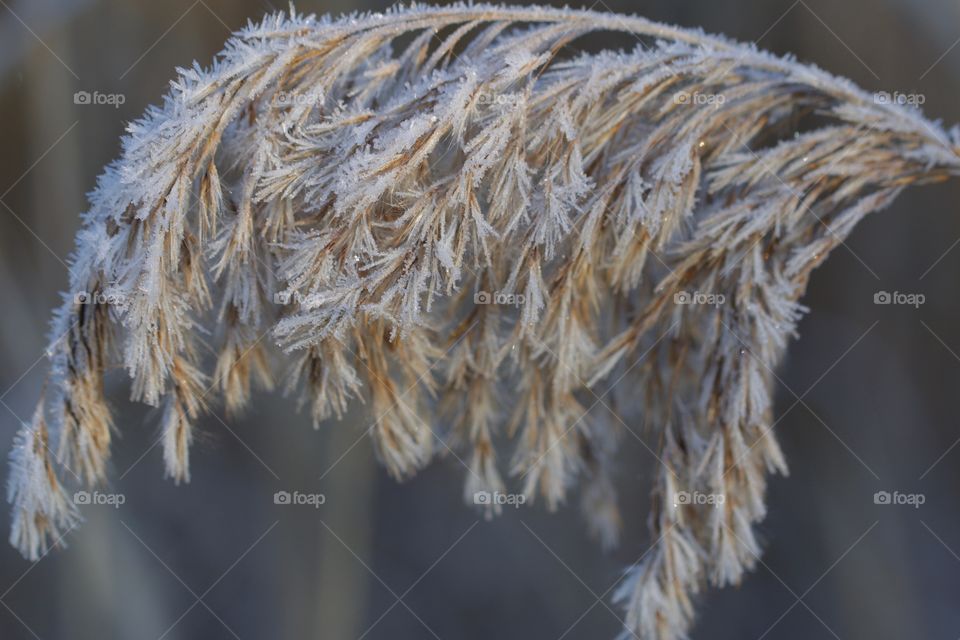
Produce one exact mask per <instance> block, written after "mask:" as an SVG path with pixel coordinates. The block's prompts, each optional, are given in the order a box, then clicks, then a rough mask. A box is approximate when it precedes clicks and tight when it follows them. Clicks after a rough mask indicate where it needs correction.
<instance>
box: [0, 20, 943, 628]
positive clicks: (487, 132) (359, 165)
mask: <svg viewBox="0 0 960 640" xmlns="http://www.w3.org/2000/svg"><path fill="white" fill-rule="evenodd" d="M602 32H623V33H627V34H631V35H633V36H635V37H636V39H637V41H638V42H637V44H636V46H635V47H634V48H633V49H632V50H631V51H626V52H614V51H604V52H600V53H595V54H582V53H581V54H577V53H576V52H575V50H574V49H573V48H572V47H569V46H568V45H571V44H577V43H578V41H579V39H581V38H583V37H585V36H589V35H590V34H595V33H602ZM801 131H802V132H801ZM958 145H960V135H958V132H957V131H956V130H954V131H952V132H950V133H947V132H945V131H944V130H943V129H942V128H941V127H940V126H939V125H938V124H936V123H932V122H929V121H927V120H925V119H924V118H923V117H922V116H921V115H920V114H919V113H918V112H916V111H914V110H912V109H908V108H904V107H901V106H899V105H897V104H884V103H878V101H876V100H874V97H873V95H872V94H869V93H866V92H864V91H862V90H860V89H858V88H857V87H856V86H854V85H852V84H851V83H850V82H848V81H845V80H842V79H838V78H835V77H833V76H831V75H829V74H827V73H825V72H823V71H821V70H818V69H816V68H813V67H811V66H808V65H802V64H798V63H797V62H796V61H794V60H793V59H789V58H779V57H775V56H772V55H770V54H767V53H764V52H761V51H757V50H756V49H754V48H752V47H749V46H746V45H742V44H738V43H735V42H731V41H728V40H725V39H722V38H718V37H714V36H708V35H705V34H703V33H701V32H699V31H694V30H688V29H681V28H677V27H670V26H665V25H661V24H657V23H653V22H649V21H647V20H644V19H643V18H639V17H624V16H618V15H613V14H606V13H596V12H590V11H568V10H554V9H541V8H522V7H497V6H484V5H462V6H455V7H443V8H426V7H411V8H405V9H400V10H396V11H392V12H390V13H387V14H385V15H382V14H374V15H356V16H352V17H348V18H342V19H330V18H326V17H324V18H320V19H316V18H313V17H303V16H297V15H290V16H285V15H274V16H270V17H268V18H267V19H265V20H264V21H263V22H262V23H260V24H256V25H253V24H251V25H250V26H248V27H247V28H246V29H244V30H243V31H241V32H239V33H237V34H236V35H235V36H234V37H232V38H231V39H230V41H229V42H228V43H227V46H226V48H225V50H224V51H223V53H222V54H220V56H218V58H217V59H216V60H215V61H214V63H213V65H212V66H211V67H210V68H208V69H203V68H201V67H200V66H196V65H195V66H194V67H193V68H191V69H182V70H180V71H179V72H178V76H177V79H176V80H175V81H174V82H173V83H172V84H171V88H170V91H169V93H168V94H167V96H166V98H165V99H164V102H163V104H162V105H161V106H159V107H153V108H151V109H149V110H148V112H147V113H146V115H145V116H144V117H143V118H142V119H141V120H139V121H137V122H135V123H134V124H132V125H130V127H129V131H128V134H127V136H126V137H125V138H124V141H123V150H122V153H121V155H120V158H119V159H118V160H117V161H116V162H114V163H113V164H111V165H110V166H109V167H107V169H106V170H105V171H104V173H103V175H102V176H101V177H100V179H99V181H98V184H97V188H96V190H95V191H94V192H93V193H92V195H91V197H90V209H89V211H87V212H86V213H85V214H84V215H83V227H82V230H81V231H80V233H79V235H78V238H77V243H76V249H75V251H74V253H73V255H72V262H71V269H70V287H69V292H68V293H66V294H65V295H64V299H63V304H62V306H61V307H60V308H59V310H58V311H57V312H56V314H55V316H54V319H53V323H52V328H51V345H50V348H49V355H50V360H51V367H50V374H49V379H48V383H47V387H46V391H45V393H44V396H43V398H42V399H41V401H40V403H39V406H38V408H37V410H36V413H35V417H34V419H33V423H32V424H30V425H25V426H24V427H23V429H22V431H21V432H20V434H19V435H18V436H17V441H16V444H15V448H14V452H13V461H14V464H13V472H12V476H11V479H10V485H9V497H10V501H11V503H12V504H13V512H14V522H13V531H12V533H11V541H12V543H13V544H15V545H16V546H17V547H18V548H19V549H20V550H21V551H22V552H23V553H24V554H25V555H26V556H27V557H29V558H33V559H35V558H37V557H39V555H40V554H42V553H45V551H46V549H47V547H48V545H49V544H51V543H52V542H59V541H60V540H62V538H63V536H64V535H65V533H66V532H67V531H69V530H70V529H71V528H72V527H73V526H74V524H75V523H76V522H77V519H78V517H77V514H76V511H75V508H74V505H73V504H72V503H71V501H70V500H69V498H68V497H67V493H66V492H65V491H66V490H65V489H64V488H63V485H62V484H61V483H62V481H63V480H64V479H70V478H71V477H72V478H75V479H76V480H78V481H79V482H82V483H83V484H86V485H95V484H97V483H100V482H103V481H105V477H106V470H107V467H108V458H109V451H110V440H111V433H112V431H113V426H112V422H111V417H110V411H109V408H108V406H107V403H106V401H105V399H104V392H103V376H104V373H105V371H106V370H107V369H109V368H111V367H117V366H121V365H122V366H123V368H125V369H126V372H127V374H128V375H129V377H130V379H131V381H132V397H133V399H135V400H138V401H141V402H144V403H147V404H149V405H153V406H158V407H161V408H162V413H161V415H162V418H161V438H162V442H163V457H164V462H165V467H166V473H167V474H168V475H169V476H171V477H172V478H173V479H174V481H176V482H179V481H186V480H188V479H189V465H188V459H189V454H190V447H191V443H192V441H193V438H194V425H195V424H196V421H197V419H198V418H199V417H200V416H201V415H202V414H203V412H204V410H205V408H206V407H207V405H208V404H210V403H211V402H212V401H213V399H214V398H216V397H220V398H222V401H223V402H224V403H225V405H226V409H227V410H228V412H229V413H231V414H233V413H235V412H237V411H239V410H241V409H243V407H244V405H245V404H246V403H247V402H248V400H249V398H250V392H251V387H252V385H253V384H254V383H256V384H259V385H261V386H264V387H270V386H271V384H272V383H273V382H274V381H275V380H278V379H280V378H282V376H281V375H279V374H278V373H277V371H278V370H279V367H278V366H277V365H279V364H280V363H279V361H280V360H281V359H282V360H284V361H285V362H286V364H287V365H289V368H290V369H291V371H292V375H291V376H289V378H288V379H287V380H286V381H285V385H286V386H287V388H288V389H290V390H297V389H299V391H300V393H302V397H303V401H304V402H305V403H307V404H309V406H310V412H311V414H312V417H313V420H314V422H315V423H319V422H321V421H324V420H326V419H327V418H329V417H331V416H334V417H335V416H340V415H341V414H342V413H343V412H344V410H345V409H346V408H347V406H348V403H350V402H351V400H353V399H355V398H362V399H363V400H365V401H366V402H367V404H368V405H369V407H370V411H371V413H372V415H373V416H374V417H375V418H376V421H375V422H374V423H373V426H372V427H371V428H370V436H371V437H372V439H373V443H374V445H375V449H376V452H377V454H378V457H379V458H380V460H381V461H382V463H383V464H384V465H385V466H386V468H387V469H388V470H389V472H390V473H391V474H393V475H394V476H396V477H398V478H402V477H405V476H409V475H410V474H412V473H414V472H415V471H416V470H418V469H419V468H421V467H423V466H424V465H426V464H427V463H428V462H429V461H430V460H431V459H432V457H433V456H434V454H435V453H446V452H451V451H452V452H454V453H455V455H456V457H457V459H458V460H460V461H461V462H462V463H463V464H464V466H465V467H467V472H466V487H465V495H466V496H467V498H468V499H470V498H472V496H473V495H474V493H475V492H477V491H491V492H493V491H502V490H504V488H505V487H506V485H507V482H508V480H510V479H511V478H512V479H513V481H514V482H516V483H517V484H518V487H519V490H520V491H522V492H523V493H524V494H525V495H526V496H527V498H528V502H531V501H533V500H535V499H537V500H540V501H542V502H544V503H545V504H546V505H547V507H548V508H551V509H553V508H555V507H556V506H557V505H559V504H560V503H561V502H563V501H564V500H565V499H566V497H567V496H568V492H569V491H570V490H571V489H572V488H573V487H574V486H575V485H576V484H580V486H581V492H580V496H581V501H582V506H583V510H584V513H585V515H586V518H587V521H588V523H589V526H590V527H591V529H592V530H593V531H594V532H595V533H596V534H597V535H598V537H599V538H600V539H601V540H602V541H603V542H604V543H605V544H613V543H615V542H616V540H617V536H618V533H619V523H620V516H619V510H618V505H617V499H616V495H615V491H614V484H615V483H614V473H615V465H616V460H615V453H616V449H617V447H618V441H620V440H621V439H623V438H638V439H641V440H642V441H643V442H644V443H648V445H647V444H645V446H648V448H649V449H650V451H651V452H652V453H653V455H652V456H651V458H650V459H651V465H650V469H649V470H647V471H646V472H644V473H646V474H647V475H650V476H651V477H652V497H653V500H652V507H651V512H650V516H649V522H650V531H649V536H650V541H651V543H652V545H653V546H652V548H651V550H650V551H649V552H648V553H647V554H646V555H645V556H644V557H643V558H642V560H641V561H640V562H639V563H638V564H636V565H635V566H633V567H632V568H630V569H629V570H628V571H627V574H626V577H625V579H624V581H623V583H622V585H621V587H620V589H619V591H618V594H617V596H616V598H617V600H618V601H620V602H621V603H622V604H623V605H624V607H625V610H626V615H625V628H626V633H627V634H628V635H631V636H635V637H638V638H641V639H644V640H654V639H655V640H670V639H674V638H682V637H685V635H686V633H687V631H688V629H689V627H690V623H691V620H692V616H693V607H692V601H691V597H692V595H693V594H694V593H696V592H697V591H698V589H699V588H700V587H701V586H703V585H705V584H711V585H718V586H719V585H727V584H732V583H736V582H738V581H739V580H740V579H741V577H742V576H743V573H744V571H745V570H747V569H749V568H750V567H752V566H753V564H754V562H755V561H756V559H757V556H758V554H759V553H760V546H759V544H758V542H757V540H756V538H755V536H754V531H753V524H754V523H756V522H757V521H758V520H760V519H761V518H763V516H764V510H765V506H764V489H765V484H766V476H767V474H768V473H769V472H773V471H781V472H783V471H785V469H786V465H785V463H784V460H783V456H782V455H781V452H780V449H779V448H778V446H777V442H776V440H775V438H774V435H773V434H772V433H771V387H772V375H773V374H772V370H773V368H774V367H775V366H776V365H777V362H778V361H779V359H780V357H781V355H782V354H783V352H784V349H785V347H786V345H787V341H788V338H789V337H790V336H792V335H793V334H794V330H795V327H796V325H797V322H798V319H799V318H800V316H801V314H802V313H803V312H804V310H805V309H804V308H803V307H802V306H801V305H800V303H799V300H800V298H801V296H802V294H803V292H804V289H805V287H806V283H807V279H808V278H809V276H810V273H811V271H812V270H813V269H814V268H815V267H816V266H817V265H819V264H820V263H821V262H822V261H823V260H824V259H826V257H827V254H828V253H830V251H831V250H832V249H833V248H834V247H836V246H837V245H838V244H839V243H842V242H843V240H844V238H845V237H846V236H847V234H849V233H850V231H851V229H852V228H853V226H854V225H855V224H856V223H857V222H858V221H859V220H860V219H861V218H862V217H863V216H865V215H866V214H868V213H870V212H872V211H875V210H877V209H879V208H881V207H884V206H886V205H887V204H888V203H889V202H890V201H891V200H892V199H893V198H894V197H895V196H896V195H897V194H898V193H899V192H900V191H901V190H902V189H904V188H905V187H907V186H910V185H912V184H921V183H930V182H936V181H940V180H944V179H946V178H948V177H949V176H952V175H957V174H958V173H960V155H958ZM214 314H215V326H216V329H215V331H214V332H212V334H211V335H208V333H207V332H206V331H204V330H203V328H204V327H205V326H211V325H214V320H212V319H211V317H212V316H214ZM203 342H206V343H207V344H206V347H208V348H209V349H211V350H212V351H213V352H215V353H216V354H217V355H216V359H215V362H207V361H206V359H205V358H203V357H201V356H202V354H203V353H204V352H205V350H204V349H202V348H201V347H202V346H204V345H203V344H202V343H203ZM271 342H275V343H277V344H278V345H279V346H280V347H281V349H282V354H283V358H280V357H278V356H277V354H275V353H272V352H271V351H270V350H268V349H267V347H266V345H268V344H270V343H271ZM597 405H603V406H600V407H598V406H597ZM613 405H615V406H617V407H618V412H617V413H614V412H613V411H612V410H610V407H611V406H613ZM592 409H593V410H592ZM641 425H644V428H643V429H641ZM506 445H512V450H511V451H510V453H509V456H503V454H502V450H503V448H504V447H505V446H506ZM64 470H67V471H69V473H70V476H66V475H65V474H64ZM631 475H634V476H635V475H639V474H637V473H632V474H631ZM691 495H706V496H711V497H712V498H713V500H712V503H710V504H701V501H699V500H688V499H686V497H687V496H691ZM488 508H489V509H490V510H491V511H495V510H496V508H497V506H496V505H490V506H489V507H488Z"/></svg>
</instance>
